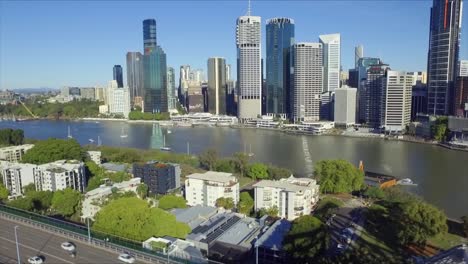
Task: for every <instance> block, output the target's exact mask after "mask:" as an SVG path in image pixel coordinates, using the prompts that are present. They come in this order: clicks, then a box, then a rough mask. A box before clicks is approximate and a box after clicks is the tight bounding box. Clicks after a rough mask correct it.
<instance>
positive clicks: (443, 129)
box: [431, 116, 448, 141]
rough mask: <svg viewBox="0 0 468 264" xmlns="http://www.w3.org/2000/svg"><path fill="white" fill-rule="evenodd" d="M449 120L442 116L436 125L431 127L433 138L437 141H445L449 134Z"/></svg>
mask: <svg viewBox="0 0 468 264" xmlns="http://www.w3.org/2000/svg"><path fill="white" fill-rule="evenodd" d="M447 128H448V118H447V117H446V116H441V117H438V118H437V119H436V121H435V122H434V124H433V125H432V126H431V135H432V138H433V139H435V140H437V141H444V140H445V139H446V138H447V134H448V129H447Z"/></svg>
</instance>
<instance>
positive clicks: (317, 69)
mask: <svg viewBox="0 0 468 264" xmlns="http://www.w3.org/2000/svg"><path fill="white" fill-rule="evenodd" d="M292 73H293V77H292V79H293V87H292V96H291V98H292V110H293V111H292V112H293V113H292V115H293V119H294V121H295V122H300V121H318V120H319V119H320V95H321V93H322V84H323V80H322V79H323V66H322V44H320V43H308V42H300V43H296V44H294V46H293V69H292ZM338 81H339V76H338Z"/></svg>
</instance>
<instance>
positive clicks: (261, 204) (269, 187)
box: [253, 176, 319, 221]
mask: <svg viewBox="0 0 468 264" xmlns="http://www.w3.org/2000/svg"><path fill="white" fill-rule="evenodd" d="M253 187H254V189H255V211H259V210H260V209H269V208H274V207H276V208H277V209H278V216H279V217H281V218H285V219H287V220H290V221H292V220H294V219H296V218H298V217H300V216H302V215H310V213H311V212H312V208H313V206H314V205H315V204H316V203H317V202H318V198H319V185H317V182H316V181H315V180H314V179H310V178H294V177H293V176H291V177H289V178H287V179H281V180H279V181H272V180H262V181H260V182H258V183H256V184H254V185H253Z"/></svg>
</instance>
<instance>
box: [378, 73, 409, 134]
mask: <svg viewBox="0 0 468 264" xmlns="http://www.w3.org/2000/svg"><path fill="white" fill-rule="evenodd" d="M412 82H413V76H412V75H408V74H406V72H404V71H390V70H389V71H387V78H386V85H385V95H384V96H385V97H384V100H383V101H384V109H383V110H384V111H383V115H384V119H383V124H382V125H383V126H384V127H385V131H393V132H401V131H404V130H405V128H406V125H407V124H409V122H410V120H411V91H412V87H413V85H412Z"/></svg>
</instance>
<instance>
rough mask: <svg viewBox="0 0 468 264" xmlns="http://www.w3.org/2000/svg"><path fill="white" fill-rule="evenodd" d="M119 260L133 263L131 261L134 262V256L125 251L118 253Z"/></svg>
mask: <svg viewBox="0 0 468 264" xmlns="http://www.w3.org/2000/svg"><path fill="white" fill-rule="evenodd" d="M119 260H120V261H123V262H125V263H130V264H131V263H133V262H135V258H134V257H132V256H131V255H129V254H126V253H124V254H120V255H119Z"/></svg>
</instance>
